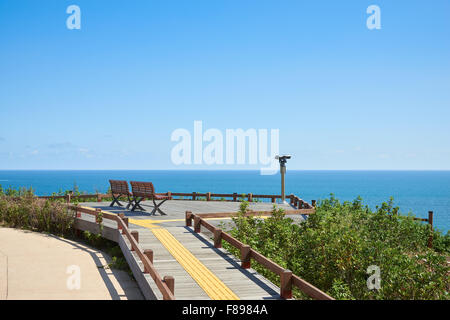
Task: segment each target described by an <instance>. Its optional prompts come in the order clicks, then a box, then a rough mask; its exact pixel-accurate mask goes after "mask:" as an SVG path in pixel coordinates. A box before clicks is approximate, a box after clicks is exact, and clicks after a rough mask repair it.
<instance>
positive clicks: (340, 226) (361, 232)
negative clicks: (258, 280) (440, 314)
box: [227, 196, 450, 299]
mask: <svg viewBox="0 0 450 320" xmlns="http://www.w3.org/2000/svg"><path fill="white" fill-rule="evenodd" d="M247 206H248V204H247V203H246V202H244V203H243V204H242V205H241V212H240V214H239V215H238V216H237V217H236V218H234V219H233V222H234V226H233V227H232V229H231V230H230V233H231V234H232V235H233V236H234V237H236V238H237V239H239V240H240V241H242V242H244V243H246V244H248V245H250V246H252V247H253V248H254V249H255V250H257V251H258V252H260V253H261V254H263V255H265V256H266V257H268V258H269V259H271V260H273V261H274V262H276V263H278V264H279V265H281V266H283V267H284V268H287V269H290V270H292V271H293V273H294V274H296V275H299V276H300V277H301V278H303V279H305V280H306V281H308V282H310V283H311V284H313V285H314V286H316V287H318V288H320V289H321V290H323V291H325V292H327V293H328V294H330V295H331V296H333V297H335V298H336V299H448V298H449V287H450V284H449V277H448V275H449V272H450V268H449V266H448V264H447V259H448V255H449V252H450V235H449V233H447V235H442V234H441V233H440V232H438V231H434V232H433V238H434V241H433V244H434V247H433V249H429V248H428V247H427V241H428V237H429V235H430V232H431V231H430V228H429V226H428V225H427V224H424V223H421V222H418V221H415V220H413V216H412V215H408V216H401V215H399V209H398V207H394V206H393V201H392V199H391V200H390V201H389V202H387V203H383V204H382V205H381V206H380V207H377V208H376V210H371V209H370V208H369V207H367V206H363V204H362V201H361V199H360V198H358V199H356V200H355V201H353V202H344V203H341V202H340V201H339V200H337V199H336V198H334V196H331V197H330V198H329V199H325V200H323V201H320V202H319V203H318V205H317V210H316V213H315V214H312V215H311V216H310V217H309V218H308V219H307V220H306V221H304V222H302V223H294V221H293V220H292V219H289V218H286V217H285V216H284V212H283V210H281V209H276V208H275V207H274V209H273V215H272V216H271V217H269V218H267V219H258V218H254V217H244V216H243V213H244V212H245V210H246V209H247ZM227 248H228V249H230V250H231V251H233V249H231V248H229V246H227ZM235 253H236V252H235ZM370 265H376V266H378V267H379V268H380V270H381V288H380V289H379V290H376V289H374V290H369V289H368V288H367V279H368V277H369V276H370V275H369V274H367V273H366V271H367V268H368V267H369V266H370ZM253 267H254V268H255V269H256V270H257V271H259V272H261V273H262V274H263V275H264V276H266V277H268V278H269V279H271V280H272V281H273V282H274V283H278V281H279V280H278V277H277V276H276V275H274V274H273V273H271V272H269V271H267V270H266V269H264V268H263V267H261V266H259V265H257V264H256V263H255V264H253ZM294 295H296V296H297V297H299V298H304V297H305V296H304V295H302V294H301V293H300V292H298V291H294Z"/></svg>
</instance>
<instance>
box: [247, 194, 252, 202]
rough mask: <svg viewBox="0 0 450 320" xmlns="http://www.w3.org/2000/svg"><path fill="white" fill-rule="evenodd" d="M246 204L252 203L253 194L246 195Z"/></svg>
mask: <svg viewBox="0 0 450 320" xmlns="http://www.w3.org/2000/svg"><path fill="white" fill-rule="evenodd" d="M248 202H253V193H249V194H248Z"/></svg>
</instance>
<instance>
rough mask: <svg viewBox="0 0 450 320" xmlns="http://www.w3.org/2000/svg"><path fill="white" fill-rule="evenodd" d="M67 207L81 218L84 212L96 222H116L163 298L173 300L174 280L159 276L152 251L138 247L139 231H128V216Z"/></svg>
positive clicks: (78, 206) (77, 206) (169, 277)
mask: <svg viewBox="0 0 450 320" xmlns="http://www.w3.org/2000/svg"><path fill="white" fill-rule="evenodd" d="M69 209H71V210H74V211H75V212H76V217H77V218H81V213H86V214H89V215H93V216H95V221H96V223H101V221H100V217H101V219H109V220H112V221H116V222H117V226H118V229H119V232H120V231H121V232H122V234H123V235H125V236H126V238H127V239H128V241H129V242H130V245H131V251H134V252H136V254H137V256H138V257H139V259H140V260H141V262H142V264H143V265H144V272H145V273H148V274H150V276H151V277H152V279H153V281H154V282H155V284H156V286H157V287H158V289H159V291H160V292H161V294H162V296H163V299H164V300H175V296H174V289H175V288H174V286H175V280H174V278H173V277H171V276H165V277H164V278H161V276H160V275H159V273H158V272H157V271H156V269H155V266H154V265H153V251H152V250H144V251H142V249H141V248H140V247H139V244H138V243H139V233H138V232H137V231H130V229H129V228H128V218H126V217H125V216H124V215H123V214H119V215H115V214H111V213H108V212H103V211H102V210H101V209H91V208H83V207H81V206H80V205H76V206H75V205H69Z"/></svg>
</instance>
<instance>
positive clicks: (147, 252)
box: [144, 249, 153, 273]
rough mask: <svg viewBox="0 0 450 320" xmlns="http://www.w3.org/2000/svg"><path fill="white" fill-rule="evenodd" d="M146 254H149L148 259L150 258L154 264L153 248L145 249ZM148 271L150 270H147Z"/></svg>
mask: <svg viewBox="0 0 450 320" xmlns="http://www.w3.org/2000/svg"><path fill="white" fill-rule="evenodd" d="M144 254H145V255H146V256H147V258H148V260H150V263H152V264H153V250H152V249H145V250H144ZM146 272H147V273H148V271H146Z"/></svg>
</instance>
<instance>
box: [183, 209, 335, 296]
mask: <svg viewBox="0 0 450 320" xmlns="http://www.w3.org/2000/svg"><path fill="white" fill-rule="evenodd" d="M230 214H231V213H220V214H193V213H192V212H191V211H186V226H192V220H194V232H196V233H199V232H200V231H201V227H202V226H203V227H205V228H206V229H208V230H209V231H210V232H212V234H213V236H214V247H215V248H221V247H222V241H226V242H228V243H229V244H230V245H232V246H233V247H235V248H237V249H238V250H240V254H241V267H242V268H244V269H248V268H250V266H251V259H253V260H255V261H256V262H258V263H259V264H261V265H262V266H264V267H265V268H267V269H268V270H270V271H272V272H274V273H275V274H277V275H278V276H280V282H281V283H280V296H281V297H282V298H285V299H291V298H292V287H293V286H295V287H297V288H299V289H300V291H302V292H303V293H305V294H307V295H308V296H309V297H311V298H313V299H318V300H334V299H333V298H332V297H330V296H329V295H327V294H326V293H324V292H323V291H321V290H320V289H318V288H316V287H314V286H313V285H311V284H310V283H308V282H306V281H305V280H303V279H301V278H300V277H299V276H296V275H294V274H293V273H292V271H290V270H287V269H285V268H283V267H281V266H280V265H278V264H276V263H275V262H273V261H271V260H269V259H268V258H266V257H264V256H263V255H262V254H260V253H259V252H257V251H256V250H254V249H252V248H251V247H250V246H248V245H246V244H244V243H242V242H240V241H239V240H237V239H236V238H233V237H232V236H231V235H229V234H228V233H226V232H223V231H222V230H221V229H219V228H217V227H215V226H213V225H212V224H210V223H208V222H207V221H205V220H204V219H205V218H207V217H212V216H214V217H218V218H220V217H226V216H229V215H230ZM249 214H255V215H261V212H260V213H257V212H250V213H249ZM266 214H270V212H266ZM234 215H236V213H234Z"/></svg>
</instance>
